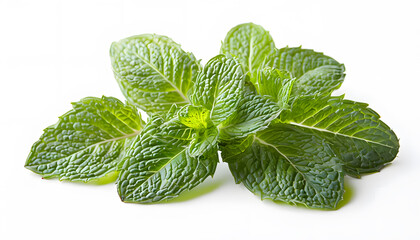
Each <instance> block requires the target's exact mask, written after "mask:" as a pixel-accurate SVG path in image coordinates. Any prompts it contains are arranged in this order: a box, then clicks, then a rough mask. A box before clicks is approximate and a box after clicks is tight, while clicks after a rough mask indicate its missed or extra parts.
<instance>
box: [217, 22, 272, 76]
mask: <svg viewBox="0 0 420 240" xmlns="http://www.w3.org/2000/svg"><path fill="white" fill-rule="evenodd" d="M274 51H275V45H274V41H273V39H272V38H271V36H270V34H269V32H268V31H266V30H265V29H264V28H262V27H261V26H259V25H256V24H254V23H244V24H240V25H238V26H236V27H234V28H232V29H231V30H230V31H229V32H228V33H227V35H226V37H225V40H224V41H223V43H222V47H221V49H220V53H222V54H225V55H227V56H233V57H236V58H238V60H239V61H240V63H241V64H242V66H243V67H244V70H245V71H246V72H249V73H250V76H251V78H252V77H253V76H254V73H255V72H256V71H257V69H258V68H259V67H260V66H261V65H262V64H263V62H264V60H265V58H266V57H267V56H268V55H270V54H272V53H273V52H274Z"/></svg>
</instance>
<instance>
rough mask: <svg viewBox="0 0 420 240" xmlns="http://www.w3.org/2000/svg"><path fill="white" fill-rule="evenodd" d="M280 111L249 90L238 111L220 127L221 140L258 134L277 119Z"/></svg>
mask: <svg viewBox="0 0 420 240" xmlns="http://www.w3.org/2000/svg"><path fill="white" fill-rule="evenodd" d="M280 110H281V109H280V108H279V106H278V105H277V104H276V103H275V102H273V101H271V100H269V99H266V98H265V97H263V96H261V95H258V94H256V93H255V92H252V90H248V89H247V90H245V91H244V97H243V99H242V101H241V102H240V104H239V108H238V110H237V111H236V112H235V113H234V114H233V115H232V116H231V117H230V118H228V120H227V121H225V122H224V123H223V124H221V125H220V126H219V129H220V139H221V140H222V141H231V140H232V139H237V138H243V137H246V136H248V135H249V134H252V133H256V132H257V131H259V130H262V129H264V128H266V127H267V126H268V124H270V122H271V121H272V120H273V119H275V118H277V117H278V115H279V114H280Z"/></svg>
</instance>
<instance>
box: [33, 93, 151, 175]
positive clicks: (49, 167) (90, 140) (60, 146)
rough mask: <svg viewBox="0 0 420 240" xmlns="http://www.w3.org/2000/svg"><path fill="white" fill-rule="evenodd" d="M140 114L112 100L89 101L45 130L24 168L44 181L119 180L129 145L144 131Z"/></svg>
mask: <svg viewBox="0 0 420 240" xmlns="http://www.w3.org/2000/svg"><path fill="white" fill-rule="evenodd" d="M142 125H143V123H142V121H141V118H140V115H139V113H138V111H137V110H136V109H135V108H134V107H133V106H131V105H130V104H123V103H122V102H120V101H119V100H118V99H116V98H113V97H102V98H95V97H87V98H84V99H82V100H80V101H79V102H75V103H73V109H72V110H70V111H69V112H67V113H66V114H64V115H62V116H61V117H59V121H58V122H57V123H56V124H55V125H52V126H50V127H48V128H46V129H45V130H44V134H42V136H41V137H40V139H39V140H38V141H37V142H36V143H34V145H33V146H32V148H31V152H30V153H29V156H28V158H27V160H26V163H25V167H26V168H28V169H30V170H32V171H33V172H35V173H38V174H40V175H42V176H43V177H44V178H53V177H58V178H59V179H60V180H70V181H83V182H89V181H101V180H103V179H104V178H107V177H110V176H114V177H116V165H117V164H118V162H119V161H120V159H121V156H122V153H123V150H124V147H125V145H126V144H127V142H129V140H130V139H131V138H133V137H134V136H136V135H138V134H139V132H140V130H141V129H142Z"/></svg>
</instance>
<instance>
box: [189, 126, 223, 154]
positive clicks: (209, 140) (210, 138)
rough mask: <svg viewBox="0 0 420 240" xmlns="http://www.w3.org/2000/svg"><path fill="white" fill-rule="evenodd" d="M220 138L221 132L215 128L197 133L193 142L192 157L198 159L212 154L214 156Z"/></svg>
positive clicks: (190, 149)
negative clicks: (197, 157)
mask: <svg viewBox="0 0 420 240" xmlns="http://www.w3.org/2000/svg"><path fill="white" fill-rule="evenodd" d="M218 137H219V130H218V129H217V127H215V126H213V127H210V128H207V129H202V130H201V131H197V133H196V134H195V138H194V139H193V140H192V141H191V144H190V148H189V153H190V155H191V156H193V157H196V156H200V155H205V154H206V153H208V152H210V154H213V151H211V150H212V149H217V146H216V144H217V140H218Z"/></svg>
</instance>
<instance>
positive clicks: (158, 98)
mask: <svg viewBox="0 0 420 240" xmlns="http://www.w3.org/2000/svg"><path fill="white" fill-rule="evenodd" d="M110 55H111V62H112V67H113V70H114V75H115V78H116V79H117V81H118V84H119V85H120V88H121V91H122V92H123V94H124V96H125V97H126V98H127V99H128V100H129V101H130V102H131V103H133V104H134V105H136V106H137V107H139V108H141V109H142V110H144V111H146V112H147V113H148V114H153V113H157V114H165V113H166V112H167V111H168V110H169V109H170V107H171V106H172V104H174V103H175V104H177V105H178V106H183V105H185V104H188V103H189V100H188V98H187V92H188V90H189V89H190V87H192V85H193V81H194V79H195V78H196V75H197V73H198V71H199V70H200V69H201V65H200V64H199V62H198V61H197V60H196V59H195V57H194V55H192V54H191V53H186V52H184V51H183V50H182V49H181V46H180V45H179V44H177V43H175V42H174V41H172V40H171V39H170V38H168V37H165V36H160V35H155V34H143V35H137V36H132V37H129V38H126V39H123V40H121V41H119V42H114V43H113V44H112V46H111V50H110Z"/></svg>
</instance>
